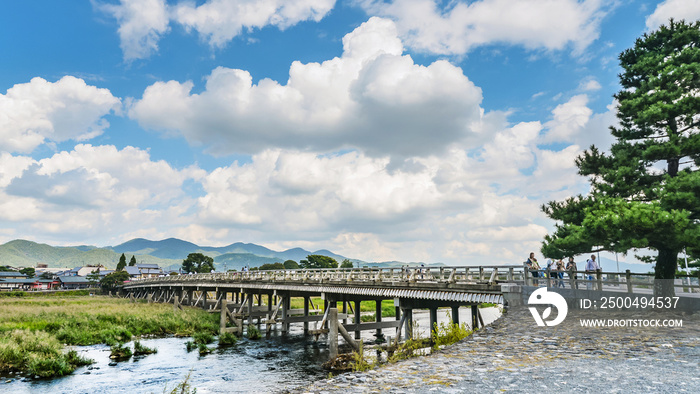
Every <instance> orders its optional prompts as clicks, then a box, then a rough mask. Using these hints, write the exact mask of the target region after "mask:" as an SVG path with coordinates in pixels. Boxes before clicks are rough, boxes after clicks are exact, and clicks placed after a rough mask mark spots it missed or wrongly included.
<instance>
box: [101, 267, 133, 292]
mask: <svg viewBox="0 0 700 394" xmlns="http://www.w3.org/2000/svg"><path fill="white" fill-rule="evenodd" d="M128 280H129V273H128V272H126V271H114V272H112V273H109V274H107V275H105V276H104V278H102V280H100V286H101V287H102V288H103V289H105V290H109V289H113V288H115V287H117V286H119V285H121V284H122V283H124V282H126V281H128Z"/></svg>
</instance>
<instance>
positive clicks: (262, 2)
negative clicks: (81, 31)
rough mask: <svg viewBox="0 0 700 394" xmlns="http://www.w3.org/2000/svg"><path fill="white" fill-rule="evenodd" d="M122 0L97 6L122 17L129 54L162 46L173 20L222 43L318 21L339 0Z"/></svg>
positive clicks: (122, 41) (144, 53)
mask: <svg viewBox="0 0 700 394" xmlns="http://www.w3.org/2000/svg"><path fill="white" fill-rule="evenodd" d="M199 3H200V4H196V3H195V2H194V1H180V2H177V3H175V4H167V3H166V1H165V0H120V3H119V4H99V5H98V8H99V9H100V10H102V11H103V12H105V13H107V14H109V15H111V16H112V17H114V18H115V19H116V20H117V24H118V25H119V28H118V30H117V32H118V34H119V39H120V46H121V48H122V52H123V53H124V59H125V60H127V61H128V60H134V59H145V58H148V57H149V56H151V55H152V54H153V53H155V52H157V51H158V41H159V40H160V39H161V37H162V36H164V35H165V34H167V33H168V32H169V31H170V25H171V22H175V23H178V24H180V25H182V26H183V27H184V28H185V29H186V30H188V31H192V30H193V31H196V32H198V33H199V34H200V36H201V37H202V38H204V39H206V40H207V41H209V44H210V45H212V46H216V47H222V46H224V45H226V43H228V42H229V41H231V40H232V39H233V38H234V37H236V36H239V35H240V34H242V33H243V32H244V31H249V30H253V29H260V28H263V27H265V26H276V27H278V28H279V29H282V30H283V29H286V28H288V27H290V26H293V25H296V24H298V23H300V22H304V21H315V22H318V21H320V20H321V19H323V17H324V16H326V15H327V14H328V13H329V12H330V11H331V10H332V9H333V7H334V5H335V0H295V1H284V0H207V1H205V2H203V3H201V2H199Z"/></svg>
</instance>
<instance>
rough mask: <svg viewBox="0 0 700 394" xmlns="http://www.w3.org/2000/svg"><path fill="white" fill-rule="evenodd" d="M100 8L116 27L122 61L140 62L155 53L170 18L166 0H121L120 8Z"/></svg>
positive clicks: (104, 6)
mask: <svg viewBox="0 0 700 394" xmlns="http://www.w3.org/2000/svg"><path fill="white" fill-rule="evenodd" d="M99 7H100V8H101V9H102V10H103V11H105V12H107V13H108V14H110V15H112V16H113V17H114V18H115V19H116V20H117V23H118V24H119V29H118V31H117V32H118V33H119V39H120V45H121V48H122V52H124V59H126V60H133V59H143V58H146V57H148V56H150V55H151V54H153V53H154V52H156V51H158V41H159V40H160V37H161V36H162V35H163V34H165V33H167V32H168V30H169V24H170V16H169V12H168V8H167V5H166V4H165V0H120V4H119V5H114V4H102V5H99Z"/></svg>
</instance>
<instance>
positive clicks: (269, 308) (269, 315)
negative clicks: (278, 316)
mask: <svg viewBox="0 0 700 394" xmlns="http://www.w3.org/2000/svg"><path fill="white" fill-rule="evenodd" d="M267 319H268V320H270V319H272V294H268V295H267Z"/></svg>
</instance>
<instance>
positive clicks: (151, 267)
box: [136, 264, 163, 278]
mask: <svg viewBox="0 0 700 394" xmlns="http://www.w3.org/2000/svg"><path fill="white" fill-rule="evenodd" d="M136 268H138V269H139V271H141V278H157V277H159V276H163V270H162V269H160V267H159V266H158V264H136Z"/></svg>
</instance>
